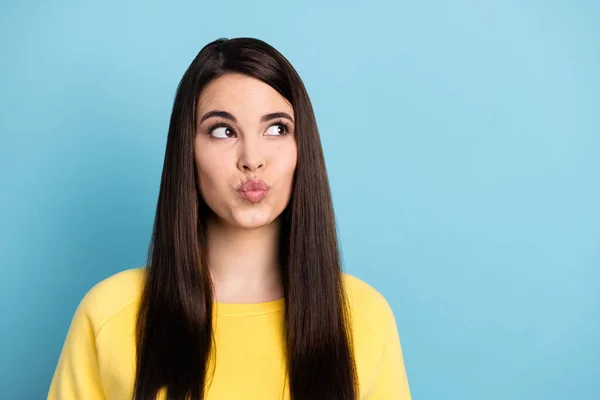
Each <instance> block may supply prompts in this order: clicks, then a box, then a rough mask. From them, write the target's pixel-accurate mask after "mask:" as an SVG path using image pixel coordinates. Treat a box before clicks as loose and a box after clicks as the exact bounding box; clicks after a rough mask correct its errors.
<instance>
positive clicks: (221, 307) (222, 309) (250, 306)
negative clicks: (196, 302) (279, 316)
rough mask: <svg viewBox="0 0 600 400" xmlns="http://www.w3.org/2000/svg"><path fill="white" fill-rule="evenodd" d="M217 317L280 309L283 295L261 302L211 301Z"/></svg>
mask: <svg viewBox="0 0 600 400" xmlns="http://www.w3.org/2000/svg"><path fill="white" fill-rule="evenodd" d="M213 307H214V309H215V314H216V316H218V317H246V316H252V315H260V314H267V313H271V312H276V311H281V310H283V309H284V308H285V297H281V298H279V299H276V300H270V301H265V302H262V303H221V302H213Z"/></svg>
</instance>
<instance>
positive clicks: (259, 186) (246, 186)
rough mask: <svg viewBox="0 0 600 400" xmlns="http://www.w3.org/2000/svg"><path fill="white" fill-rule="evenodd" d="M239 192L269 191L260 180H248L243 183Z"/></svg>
mask: <svg viewBox="0 0 600 400" xmlns="http://www.w3.org/2000/svg"><path fill="white" fill-rule="evenodd" d="M238 190H239V191H240V192H247V191H251V190H252V191H258V190H264V191H267V190H269V186H268V185H267V184H266V183H264V182H263V181H262V180H260V179H250V180H248V181H246V182H244V183H243V184H242V185H241V186H240V188H239V189H238Z"/></svg>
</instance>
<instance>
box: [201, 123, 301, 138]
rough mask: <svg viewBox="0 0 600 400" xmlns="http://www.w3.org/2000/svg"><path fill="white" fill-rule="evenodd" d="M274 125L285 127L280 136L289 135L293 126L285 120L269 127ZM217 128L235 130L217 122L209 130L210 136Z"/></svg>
mask: <svg viewBox="0 0 600 400" xmlns="http://www.w3.org/2000/svg"><path fill="white" fill-rule="evenodd" d="M273 125H281V126H283V127H284V128H285V132H284V133H283V134H281V135H278V136H285V135H287V134H289V133H290V129H292V126H291V124H290V123H289V122H287V121H285V120H282V119H280V120H277V121H275V122H273V123H272V124H271V125H269V128H270V127H272V126H273ZM217 128H229V129H231V130H233V129H232V128H231V127H230V126H229V124H227V123H225V122H216V123H214V124H212V125H211V126H210V128H208V135H210V134H211V133H212V131H214V130H215V129H217Z"/></svg>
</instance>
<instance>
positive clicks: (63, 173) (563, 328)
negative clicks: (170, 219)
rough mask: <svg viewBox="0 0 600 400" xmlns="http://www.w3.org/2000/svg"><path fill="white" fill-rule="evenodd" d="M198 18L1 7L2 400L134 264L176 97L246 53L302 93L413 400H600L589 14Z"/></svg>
mask: <svg viewBox="0 0 600 400" xmlns="http://www.w3.org/2000/svg"><path fill="white" fill-rule="evenodd" d="M211 3H214V4H209V2H199V1H195V2H183V1H177V2H148V1H143V2H142V1H139V2H132V1H129V2H121V1H96V2H82V1H52V2H50V1H19V2H18V1H8V2H7V1H3V2H2V3H1V6H0V57H1V63H0V72H1V73H0V105H1V106H0V135H1V136H0V190H1V196H0V257H1V258H0V266H1V268H2V270H1V272H2V279H1V280H0V317H1V319H0V321H2V322H1V323H2V328H1V329H0V346H1V347H0V387H1V388H2V389H1V393H0V397H1V398H2V399H17V398H19V399H41V398H44V397H45V395H46V392H47V389H48V385H49V382H50V379H51V376H52V373H53V370H54V367H55V365H56V361H57V357H58V355H59V352H60V349H61V346H62V343H63V340H64V337H65V334H66V331H67V328H68V324H69V322H70V319H71V317H72V314H73V312H74V310H75V307H76V306H77V303H78V302H79V300H80V299H81V297H82V296H83V295H84V293H85V292H86V291H87V290H88V289H89V288H90V287H91V286H93V284H95V283H96V282H98V281H99V280H101V279H103V278H105V277H107V276H109V275H111V274H113V273H115V272H117V271H120V270H123V269H128V268H134V267H137V266H140V265H142V263H143V262H144V256H145V252H146V250H147V244H148V240H149V238H150V231H151V226H152V225H151V224H152V220H153V212H154V207H155V204H156V199H157V194H158V185H159V179H160V173H161V169H162V161H163V155H164V150H165V141H166V134H167V127H168V119H169V116H170V112H171V106H172V101H173V96H174V93H175V88H176V86H177V83H178V82H179V79H180V78H181V75H182V74H183V72H184V70H185V69H186V67H187V66H188V65H189V63H190V62H191V60H192V59H193V57H194V56H195V55H196V53H197V52H198V51H199V50H200V48H201V47H202V46H204V45H205V44H206V43H208V42H209V41H212V40H214V39H216V38H218V37H221V36H226V37H236V36H253V37H258V38H261V39H263V40H265V41H267V42H269V43H271V44H272V45H274V46H275V47H276V48H278V49H279V50H280V51H281V52H282V53H283V54H284V55H285V56H286V57H288V58H289V60H290V61H291V62H292V64H293V65H294V66H295V67H296V68H297V70H298V71H299V73H300V75H301V76H302V78H303V79H304V82H305V84H306V86H307V89H308V91H309V94H310V96H311V98H312V101H313V105H314V108H315V112H316V115H317V121H318V123H319V127H320V130H321V134H322V140H323V146H324V149H325V155H326V160H327V165H328V170H329V173H330V176H331V183H332V190H333V196H334V201H335V207H336V213H337V216H338V223H339V230H340V235H341V241H342V248H343V257H344V261H345V267H346V270H347V271H348V272H350V273H352V274H354V275H356V276H358V277H360V278H362V279H364V280H366V281H367V282H369V283H370V284H372V285H373V286H375V287H376V288H377V289H378V290H380V291H381V292H382V293H383V294H384V295H385V296H386V298H387V299H388V300H389V302H390V303H391V305H392V307H393V309H394V311H395V313H396V316H397V320H398V326H399V329H400V335H401V339H402V344H403V348H404V355H405V362H406V366H407V371H408V376H409V381H410V385H411V389H412V393H413V397H414V398H415V399H419V400H433V399H461V400H481V399H489V400H495V399H498V400H500V399H502V400H506V399H524V400H525V399H526V400H548V399H561V400H562V399H578V400H581V399H590V400H591V399H598V398H600V289H599V287H600V270H599V267H600V235H599V234H600V157H599V156H600V27H599V26H600V25H599V22H598V21H600V3H599V2H597V1H593V0H590V1H567V0H564V1H547V0H544V1H542V0H539V1H525V0H523V1H515V0H494V1H485V2H482V1H474V0H473V1H467V0H457V1H453V2H447V1H441V0H438V1H420V2H407V1H370V2H367V1H347V2H342V1H297V2H294V3H286V2H282V1H218V2H211Z"/></svg>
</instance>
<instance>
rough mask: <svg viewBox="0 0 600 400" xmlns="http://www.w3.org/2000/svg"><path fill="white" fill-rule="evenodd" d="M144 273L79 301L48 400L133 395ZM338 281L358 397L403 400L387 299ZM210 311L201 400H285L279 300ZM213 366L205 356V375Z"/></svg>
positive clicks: (123, 275) (109, 282)
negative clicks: (212, 346) (210, 345)
mask: <svg viewBox="0 0 600 400" xmlns="http://www.w3.org/2000/svg"><path fill="white" fill-rule="evenodd" d="M143 273H144V269H143V268H136V269H130V270H126V271H122V272H119V273H117V274H115V275H113V276H111V277H109V278H107V279H105V280H103V281H102V282H100V283H98V284H97V285H95V286H94V287H93V288H92V289H91V290H90V291H89V292H88V293H87V294H86V295H85V296H84V298H83V300H82V301H81V303H80V304H79V307H78V308H77V311H76V312H75V315H74V317H73V320H72V322H71V326H70V328H69V332H68V334H67V338H66V340H65V343H64V346H63V349H62V352H61V354H60V358H59V360H58V365H57V367H56V371H55V373H54V377H53V379H52V383H51V384H50V391H49V393H48V399H49V400H71V399H82V400H95V399H107V400H113V399H114V400H117V399H118V400H125V399H131V398H132V397H133V384H134V379H135V363H136V359H135V336H134V335H135V322H136V313H137V308H138V305H139V299H140V294H141V287H142V278H143ZM344 283H345V286H346V288H347V291H348V298H349V300H350V305H351V316H352V323H351V326H352V330H353V335H354V352H355V359H356V364H357V373H358V379H359V390H360V398H361V399H370V400H409V399H410V398H411V396H410V391H409V386H408V381H407V376H406V371H405V367H404V360H403V355H402V349H401V346H400V338H399V336H398V329H397V326H396V321H395V318H394V314H393V312H392V310H391V308H390V306H389V304H388V302H387V301H386V300H385V299H384V297H383V296H382V295H381V294H380V293H379V292H378V291H376V290H375V289H374V288H373V287H371V286H370V285H368V284H367V283H365V282H363V281H362V280H360V279H358V278H356V277H354V276H352V275H349V274H346V273H344ZM214 306H215V312H214V318H215V322H216V324H215V328H214V335H215V341H216V353H215V354H217V356H216V357H217V360H216V368H215V369H214V371H215V372H214V375H213V376H212V383H211V384H210V387H209V389H208V392H207V399H208V400H232V399H236V400H237V399H248V400H254V399H256V400H259V399H260V400H271V399H273V400H276V399H277V400H280V399H284V400H289V398H290V397H289V392H288V390H289V389H288V387H287V381H286V373H285V358H284V354H283V353H282V348H283V346H282V343H283V342H282V340H283V331H282V326H283V311H284V302H283V299H279V300H274V301H270V302H265V303H255V304H229V303H215V305H214ZM214 363H215V360H214V358H211V360H210V364H209V368H208V371H209V373H210V371H212V370H213V367H214ZM161 395H163V396H164V392H162V393H161ZM159 398H160V396H159Z"/></svg>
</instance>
